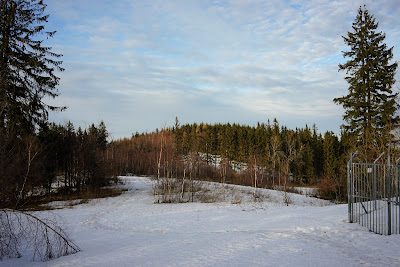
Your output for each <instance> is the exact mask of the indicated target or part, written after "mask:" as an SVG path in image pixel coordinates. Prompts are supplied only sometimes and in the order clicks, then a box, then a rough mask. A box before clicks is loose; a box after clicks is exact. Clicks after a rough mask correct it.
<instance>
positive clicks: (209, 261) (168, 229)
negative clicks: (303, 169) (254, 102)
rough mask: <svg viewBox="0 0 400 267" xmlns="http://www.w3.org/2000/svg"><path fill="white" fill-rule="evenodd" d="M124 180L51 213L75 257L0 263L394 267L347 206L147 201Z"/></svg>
mask: <svg viewBox="0 0 400 267" xmlns="http://www.w3.org/2000/svg"><path fill="white" fill-rule="evenodd" d="M123 179H124V180H125V185H124V186H126V187H127V188H128V189H129V191H127V192H125V193H124V194H123V195H121V196H118V197H114V198H108V199H99V200H93V201H90V202H89V203H86V204H80V205H76V206H72V207H71V206H69V207H68V208H64V209H58V210H55V211H54V212H55V213H57V214H58V215H60V216H61V218H63V227H64V228H65V230H66V232H67V233H68V235H69V237H70V238H71V239H73V241H74V242H75V243H76V244H77V245H78V246H79V247H80V248H81V249H82V252H80V253H77V254H74V255H69V256H64V257H61V258H58V259H55V260H52V261H48V262H32V261H31V258H30V256H29V252H25V254H24V257H22V258H20V259H5V260H3V261H0V266H359V265H365V266H400V235H392V236H381V235H377V234H374V233H370V232H368V230H367V229H366V228H364V227H362V226H360V225H358V224H350V223H347V205H331V204H329V203H328V202H326V201H323V200H318V199H314V198H310V197H306V196H303V195H290V199H291V201H292V204H290V205H289V206H286V205H285V204H284V203H283V199H284V198H283V193H282V192H278V191H271V190H262V191H263V193H265V194H264V195H265V196H264V198H263V202H260V201H257V202H252V201H250V200H246V197H243V200H242V201H241V202H240V204H232V202H235V201H233V200H234V199H236V198H237V196H235V197H234V198H231V199H229V198H227V199H228V200H227V201H226V202H218V203H184V204H153V201H154V199H153V196H152V194H151V192H152V181H151V180H150V179H149V178H139V177H124V178H123ZM232 188H233V189H237V190H239V191H240V192H242V193H243V194H245V190H248V192H251V191H252V189H251V188H248V189H244V187H235V186H232ZM233 189H232V190H233ZM232 190H231V191H230V192H231V193H232V192H233V191H232ZM58 204H60V203H58ZM39 215H40V214H39Z"/></svg>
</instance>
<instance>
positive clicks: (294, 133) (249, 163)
mask: <svg viewBox="0 0 400 267" xmlns="http://www.w3.org/2000/svg"><path fill="white" fill-rule="evenodd" d="M352 138H353V137H352V136H349V135H347V134H346V133H345V132H342V135H341V136H340V138H339V137H338V136H337V135H335V134H334V133H333V132H329V131H327V132H326V133H325V134H324V135H322V134H320V133H318V131H317V127H316V126H315V125H313V127H312V128H310V127H308V126H307V125H306V126H305V127H304V128H296V129H295V130H293V129H288V128H287V127H286V126H281V125H279V123H278V121H277V120H276V119H274V121H273V123H272V124H271V123H270V122H269V121H268V122H267V123H258V124H257V126H248V125H239V124H230V123H227V124H206V123H200V124H197V123H192V124H185V125H180V124H179V121H178V119H176V122H175V125H174V126H173V127H169V128H166V129H162V130H161V131H158V130H157V131H155V132H153V133H143V134H139V133H136V134H135V135H133V136H132V138H130V139H128V138H125V139H123V140H117V141H113V142H111V143H110V146H109V150H110V152H109V153H112V155H113V156H112V158H113V162H112V163H111V164H110V165H112V166H114V171H115V173H116V174H119V175H123V174H126V173H134V174H138V175H154V176H156V175H160V169H161V176H168V177H170V176H172V177H176V178H177V177H182V176H183V175H184V172H185V170H186V172H189V171H191V175H193V178H194V179H201V180H211V181H218V182H228V183H235V184H242V185H251V186H255V185H257V186H260V187H267V188H273V187H276V188H278V187H279V186H284V185H285V184H286V185H287V184H289V183H290V184H291V185H307V186H317V185H318V186H321V185H323V186H324V190H325V191H324V192H323V193H324V195H325V197H328V198H335V199H341V200H343V199H344V198H345V194H346V190H345V189H346V168H345V166H346V162H347V160H348V158H349V155H350V153H351V152H354V148H355V142H353V141H354V140H353V139H352ZM160 158H161V159H160ZM160 160H161V162H159V161H160ZM255 177H257V179H254V178H255ZM223 179H224V180H223Z"/></svg>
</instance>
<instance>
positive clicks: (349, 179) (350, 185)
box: [347, 151, 358, 223]
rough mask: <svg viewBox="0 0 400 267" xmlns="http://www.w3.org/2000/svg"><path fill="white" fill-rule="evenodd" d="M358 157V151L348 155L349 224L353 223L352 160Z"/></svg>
mask: <svg viewBox="0 0 400 267" xmlns="http://www.w3.org/2000/svg"><path fill="white" fill-rule="evenodd" d="M357 155H358V151H356V152H355V153H354V154H351V155H350V160H349V161H348V162H347V198H348V200H347V201H348V213H349V222H350V223H352V222H353V194H354V192H353V190H354V188H353V159H354V158H355V157H356V156H357Z"/></svg>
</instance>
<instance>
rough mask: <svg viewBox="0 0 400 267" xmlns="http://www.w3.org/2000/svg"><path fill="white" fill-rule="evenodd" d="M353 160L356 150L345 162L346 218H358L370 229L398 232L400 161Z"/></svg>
mask: <svg viewBox="0 0 400 267" xmlns="http://www.w3.org/2000/svg"><path fill="white" fill-rule="evenodd" d="M383 155H384V153H382V154H381V155H380V157H379V158H377V159H376V160H375V162H374V163H358V162H357V163H354V162H353V160H354V158H355V157H356V156H357V152H356V153H354V154H353V155H352V156H351V159H350V160H349V162H348V165H347V176H348V179H347V187H348V188H347V190H348V213H349V222H351V223H354V222H357V223H359V224H361V225H362V226H365V227H367V228H368V229H369V230H370V231H372V232H374V233H377V234H382V235H391V234H399V233H400V205H399V200H400V192H399V188H400V184H399V175H400V165H398V164H397V162H396V163H395V164H392V163H391V161H390V154H387V163H385V164H383V163H377V162H378V160H379V159H380V158H381V157H382V156H383Z"/></svg>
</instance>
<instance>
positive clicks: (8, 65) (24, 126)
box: [0, 0, 63, 137]
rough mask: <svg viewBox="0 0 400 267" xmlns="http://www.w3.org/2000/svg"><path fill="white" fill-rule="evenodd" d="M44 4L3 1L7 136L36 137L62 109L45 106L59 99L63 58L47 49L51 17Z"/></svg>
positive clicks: (0, 85)
mask: <svg viewBox="0 0 400 267" xmlns="http://www.w3.org/2000/svg"><path fill="white" fill-rule="evenodd" d="M45 8H46V5H45V4H44V3H43V1H41V0H32V1H24V0H0V131H2V132H3V133H4V134H6V135H7V136H17V137H18V136H22V135H26V134H32V133H34V132H35V130H36V125H38V124H39V123H40V122H42V121H46V120H47V116H48V111H49V110H56V109H60V108H57V107H54V106H50V105H47V104H46V103H44V102H43V98H44V97H53V98H54V97H56V96H57V95H58V94H57V90H56V86H57V85H58V83H59V78H58V77H57V76H56V73H55V71H62V70H63V68H61V66H60V65H61V61H58V60H57V58H59V57H60V56H61V55H59V54H56V53H53V52H52V51H51V47H47V46H45V45H44V43H43V40H41V39H40V38H43V37H47V38H49V37H52V36H53V35H54V33H55V32H54V31H52V32H46V31H44V28H45V26H44V24H45V23H46V22H47V19H48V15H45V14H44V11H45Z"/></svg>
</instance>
